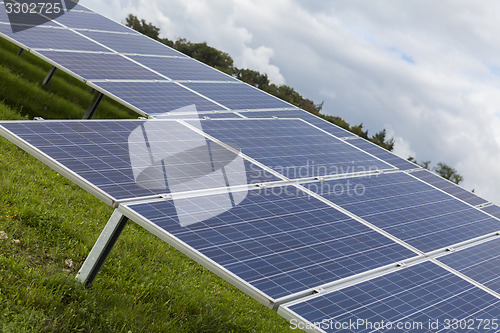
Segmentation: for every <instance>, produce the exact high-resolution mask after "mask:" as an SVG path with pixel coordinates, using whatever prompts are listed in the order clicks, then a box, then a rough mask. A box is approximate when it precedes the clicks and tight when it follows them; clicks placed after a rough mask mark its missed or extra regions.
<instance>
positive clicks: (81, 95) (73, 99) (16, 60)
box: [0, 39, 138, 119]
mask: <svg viewBox="0 0 500 333" xmlns="http://www.w3.org/2000/svg"><path fill="white" fill-rule="evenodd" d="M17 51H18V48H17V47H16V46H14V45H13V44H11V43H9V42H7V41H6V40H3V39H0V77H1V78H2V79H1V80H0V101H2V100H3V103H5V104H6V105H8V106H9V107H12V108H14V109H16V110H20V112H21V113H22V114H25V115H28V116H29V117H30V118H33V117H43V118H45V119H79V118H82V117H83V115H84V114H85V110H86V109H87V107H88V106H89V105H90V103H91V101H92V98H93V93H92V92H91V88H90V87H89V86H87V85H85V84H84V83H83V82H80V81H78V80H76V79H75V78H73V77H71V76H70V75H68V74H66V73H64V72H62V71H60V70H58V71H56V74H55V75H54V77H53V78H52V80H51V81H50V83H49V84H48V85H47V86H45V87H42V86H41V84H42V82H43V80H44V78H45V76H46V75H47V73H48V72H49V70H50V68H51V65H49V64H48V63H46V62H44V61H42V60H40V59H38V58H37V57H35V56H34V55H32V54H30V53H28V52H23V53H22V55H21V56H18V55H17ZM137 117H138V114H137V113H135V112H133V111H130V110H129V109H127V108H125V107H124V106H122V105H120V104H118V103H116V102H115V101H113V100H111V99H108V98H106V97H105V98H104V99H103V101H102V102H101V105H100V106H99V108H98V111H97V113H96V116H95V118H96V119H105V118H116V119H122V118H137Z"/></svg>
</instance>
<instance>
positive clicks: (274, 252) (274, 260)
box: [129, 186, 415, 299]
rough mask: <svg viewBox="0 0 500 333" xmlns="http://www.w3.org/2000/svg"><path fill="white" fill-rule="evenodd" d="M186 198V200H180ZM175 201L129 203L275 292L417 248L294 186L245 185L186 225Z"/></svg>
mask: <svg viewBox="0 0 500 333" xmlns="http://www.w3.org/2000/svg"><path fill="white" fill-rule="evenodd" d="M198 199H199V198H192V199H182V200H180V201H181V203H183V204H184V206H189V207H197V208H193V209H191V210H190V211H189V214H190V216H193V215H195V216H196V215H200V216H204V215H210V211H211V210H217V209H218V205H219V204H218V200H219V198H218V197H217V196H215V195H212V196H206V197H205V199H208V200H210V201H208V202H205V204H204V205H199V204H197V200H198ZM182 201H184V202H182ZM179 204H180V203H179V201H176V202H175V205H174V203H172V202H170V201H163V202H156V203H144V204H136V205H131V206H129V208H130V209H131V210H133V211H134V212H136V213H138V214H140V215H141V216H142V217H143V218H145V219H146V221H150V222H149V223H153V224H155V225H156V226H158V227H160V228H161V229H163V230H164V231H165V235H166V236H167V239H166V240H167V241H169V239H171V238H176V239H179V240H181V241H182V242H184V243H185V244H187V245H189V246H190V247H191V248H193V249H195V250H196V251H199V252H200V253H201V254H202V255H204V256H206V257H208V258H209V259H210V260H212V261H214V262H216V263H217V264H219V265H220V266H222V267H224V268H225V269H226V270H228V271H230V272H231V273H232V274H235V275H236V276H238V277H239V278H241V279H243V280H244V281H246V282H247V283H249V284H250V285H252V286H253V287H255V288H257V289H258V290H260V291H262V292H263V293H264V294H266V295H268V296H269V297H270V298H272V299H278V298H280V297H284V296H287V295H290V294H293V293H296V292H300V291H304V290H307V289H309V288H312V287H314V286H318V285H321V284H324V283H326V282H331V281H334V280H337V279H339V278H342V277H346V276H349V275H352V274H356V273H360V272H363V271H367V270H370V269H372V268H376V267H380V266H383V265H386V264H390V263H393V262H396V261H397V260H400V259H403V258H408V257H414V256H415V254H414V253H413V252H411V251H409V250H407V249H406V248H404V247H402V246H400V245H398V244H396V243H394V242H392V241H391V240H390V239H388V238H386V237H383V236H382V235H380V234H379V233H377V232H374V231H373V230H371V229H369V228H367V227H365V226H364V225H362V224H361V223H359V222H356V221H354V220H352V219H351V218H349V217H348V216H346V215H344V214H342V213H341V212H339V211H337V210H336V209H334V208H331V207H330V206H327V205H326V204H324V203H322V202H320V201H319V200H316V199H314V198H311V197H308V196H307V195H306V194H305V193H303V192H301V191H300V190H298V189H297V188H295V187H291V186H288V187H284V188H275V189H273V190H269V191H250V192H248V194H247V196H246V197H245V199H244V200H243V201H242V202H241V203H240V204H239V205H237V206H235V207H233V208H232V209H230V210H228V211H226V212H223V213H222V214H219V215H217V216H215V217H212V218H209V219H206V220H202V221H200V222H199V223H196V224H192V225H189V226H187V227H183V226H182V225H181V224H180V223H179V216H180V215H181V214H182V212H178V211H176V207H175V206H177V205H179Z"/></svg>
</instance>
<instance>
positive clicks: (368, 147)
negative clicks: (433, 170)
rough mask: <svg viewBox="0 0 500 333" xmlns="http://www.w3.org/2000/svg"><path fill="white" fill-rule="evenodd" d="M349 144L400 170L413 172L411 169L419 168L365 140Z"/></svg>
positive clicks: (351, 141) (354, 140)
mask: <svg viewBox="0 0 500 333" xmlns="http://www.w3.org/2000/svg"><path fill="white" fill-rule="evenodd" d="M349 143H350V144H352V145H354V146H356V147H358V148H360V149H362V150H364V151H366V152H367V153H369V154H372V155H374V156H377V157H378V158H380V159H381V160H383V161H385V162H387V163H389V164H391V165H394V166H395V167H396V168H398V169H401V170H411V169H416V168H418V167H419V166H418V165H416V164H415V163H412V162H410V161H407V160H405V159H403V158H401V157H399V156H397V155H395V154H393V153H391V152H390V151H388V150H387V149H384V148H382V147H379V146H377V145H376V144H373V143H371V142H369V141H366V140H365V139H361V138H359V139H352V140H349Z"/></svg>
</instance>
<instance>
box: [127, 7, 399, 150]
mask: <svg viewBox="0 0 500 333" xmlns="http://www.w3.org/2000/svg"><path fill="white" fill-rule="evenodd" d="M125 21H126V25H127V26H128V27H130V28H132V29H134V30H136V31H139V32H141V33H142V34H144V35H146V36H149V37H151V38H153V39H156V40H157V41H160V42H161V43H163V44H166V45H168V46H170V47H171V48H173V49H175V50H178V51H179V52H182V53H184V54H186V55H188V56H190V57H192V58H194V59H196V60H199V61H201V62H203V63H205V64H207V65H209V66H212V67H214V68H216V69H218V70H220V71H222V72H224V73H226V74H229V75H232V76H234V77H235V78H237V79H239V80H241V81H243V82H246V83H248V84H250V85H253V86H254V87H257V88H259V89H261V90H263V91H265V92H267V93H269V94H271V95H273V96H276V97H278V98H280V99H282V100H284V101H286V102H288V103H290V104H293V105H295V106H297V107H299V108H301V109H304V110H306V111H309V112H311V113H313V114H315V115H317V116H319V117H321V118H323V119H325V120H327V121H329V122H331V123H334V124H335V125H337V126H340V127H342V128H344V129H346V130H348V131H350V132H352V133H354V134H356V135H358V136H360V137H362V138H365V139H368V140H370V141H372V142H373V143H376V144H377V145H379V146H381V147H383V148H385V149H388V150H391V151H392V149H393V148H394V140H393V139H387V138H386V131H385V130H382V131H380V132H378V133H376V134H375V135H373V136H370V135H369V134H368V131H367V130H364V129H363V124H360V125H354V126H353V125H350V124H349V123H348V122H346V121H345V120H344V119H342V118H340V117H335V116H330V115H324V114H322V113H321V110H322V108H323V103H319V104H315V103H314V102H313V101H312V100H310V99H308V98H304V97H303V96H302V95H300V94H299V93H298V92H297V91H295V89H293V88H292V87H290V86H288V85H279V86H278V85H276V84H274V83H271V82H270V81H269V78H268V76H267V74H262V73H260V72H257V71H254V70H252V69H246V68H245V69H243V68H238V67H236V66H235V65H234V61H233V59H232V58H231V56H230V55H229V54H227V53H225V52H222V51H220V50H217V49H216V48H214V47H211V46H209V45H207V43H205V42H203V43H192V42H189V41H187V40H186V39H185V38H180V39H178V40H176V41H172V40H170V39H168V38H161V37H160V28H158V27H156V26H154V25H153V24H152V23H147V22H146V21H145V20H144V19H139V18H137V16H135V15H132V14H130V15H129V16H128V17H127V18H126V20H125Z"/></svg>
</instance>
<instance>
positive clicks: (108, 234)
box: [76, 209, 128, 288]
mask: <svg viewBox="0 0 500 333" xmlns="http://www.w3.org/2000/svg"><path fill="white" fill-rule="evenodd" d="M127 221H128V218H127V217H125V216H123V215H122V214H120V213H119V212H118V210H116V209H115V211H114V212H113V215H111V217H110V218H109V221H108V223H107V224H106V226H105V227H104V230H103V231H102V232H101V235H100V236H99V238H98V239H97V241H96V243H95V244H94V247H93V248H92V250H91V251H90V254H89V255H88V257H87V259H85V262H84V263H83V265H82V268H81V269H80V271H79V272H78V274H77V275H76V279H77V280H79V281H80V282H81V283H83V285H84V286H85V287H87V288H88V287H90V286H92V282H94V279H95V277H96V276H97V273H99V270H100V269H101V267H102V265H103V264H104V262H105V261H106V258H107V257H108V255H109V253H110V252H111V249H113V246H114V245H115V243H116V241H117V240H118V237H119V236H120V234H121V232H122V230H123V228H125V225H126V224H127Z"/></svg>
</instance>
